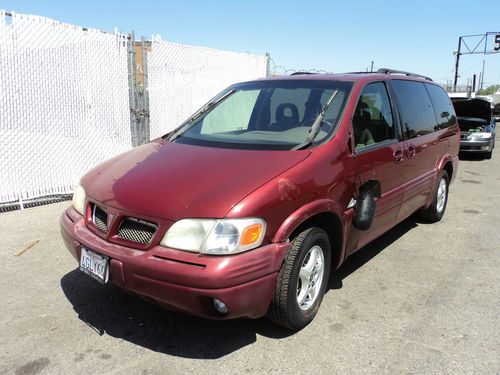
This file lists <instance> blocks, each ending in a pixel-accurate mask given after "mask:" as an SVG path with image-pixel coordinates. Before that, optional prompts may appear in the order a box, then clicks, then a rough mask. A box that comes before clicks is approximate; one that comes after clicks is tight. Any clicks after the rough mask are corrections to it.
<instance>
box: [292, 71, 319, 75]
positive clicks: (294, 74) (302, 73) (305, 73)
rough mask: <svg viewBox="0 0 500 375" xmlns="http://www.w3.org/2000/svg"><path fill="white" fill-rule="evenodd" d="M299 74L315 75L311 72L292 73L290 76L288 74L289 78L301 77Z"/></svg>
mask: <svg viewBox="0 0 500 375" xmlns="http://www.w3.org/2000/svg"><path fill="white" fill-rule="evenodd" d="M301 74H316V73H313V72H300V71H299V72H293V73H292V74H290V75H291V76H298V75H301Z"/></svg>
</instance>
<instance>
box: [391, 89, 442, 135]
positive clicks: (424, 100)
mask: <svg viewBox="0 0 500 375" xmlns="http://www.w3.org/2000/svg"><path fill="white" fill-rule="evenodd" d="M392 87H393V88H394V92H395V94H396V101H397V104H398V109H399V113H400V116H401V121H402V123H403V129H404V131H405V133H406V137H407V138H415V137H418V136H420V135H425V134H429V133H432V132H433V131H434V130H437V124H436V115H435V114H434V108H433V107H432V103H431V100H430V98H429V94H427V90H426V89H425V86H424V84H423V83H421V82H412V81H400V80H394V81H392Z"/></svg>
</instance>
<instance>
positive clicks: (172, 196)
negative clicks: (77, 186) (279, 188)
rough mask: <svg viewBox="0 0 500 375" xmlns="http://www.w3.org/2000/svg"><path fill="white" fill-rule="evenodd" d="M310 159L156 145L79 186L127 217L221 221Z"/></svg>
mask: <svg viewBox="0 0 500 375" xmlns="http://www.w3.org/2000/svg"><path fill="white" fill-rule="evenodd" d="M309 154H310V150H302V151H261V150H235V149H223V148H212V147H199V146H192V145H185V144H179V143H171V142H165V141H162V140H157V141H153V142H151V143H148V144H146V145H142V146H139V147H136V148H134V149H133V150H130V151H128V152H126V153H124V154H122V155H119V156H117V157H115V158H113V159H111V160H108V161H107V162H105V163H103V164H101V165H99V166H97V167H96V168H94V169H93V170H91V171H90V172H89V173H87V174H86V175H85V176H84V177H83V178H82V185H83V187H84V189H85V191H86V193H87V195H88V196H89V197H91V198H93V199H95V200H96V201H99V202H102V203H103V204H106V205H109V206H112V207H114V208H117V209H121V210H124V211H127V212H131V213H138V214H141V215H144V216H149V217H158V218H162V219H167V220H178V219H181V218H187V217H216V218H219V217H224V216H225V215H226V213H227V212H228V211H229V210H230V209H231V208H232V207H233V206H234V205H235V204H236V203H238V202H239V201H240V200H241V199H243V198H244V197H245V196H247V195H248V194H250V193H251V192H252V191H254V190H255V189H257V188H258V187H260V186H261V185H263V184H265V183H266V182H267V181H269V180H271V179H272V178H274V177H276V176H277V175H279V174H281V173H283V172H284V171H286V170H287V169H289V168H291V167H293V166H294V165H296V164H298V163H300V162H301V161H302V160H304V159H305V158H306V157H307V156H309Z"/></svg>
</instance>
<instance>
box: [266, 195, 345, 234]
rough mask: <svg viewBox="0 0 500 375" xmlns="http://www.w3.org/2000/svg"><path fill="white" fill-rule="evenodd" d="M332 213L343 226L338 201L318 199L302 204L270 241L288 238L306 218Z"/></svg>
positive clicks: (342, 214)
mask: <svg viewBox="0 0 500 375" xmlns="http://www.w3.org/2000/svg"><path fill="white" fill-rule="evenodd" d="M322 213H332V214H335V215H336V216H337V217H338V218H339V219H340V221H341V223H342V227H344V212H343V210H342V208H341V207H340V206H339V205H338V203H336V202H334V201H332V200H330V199H318V200H315V201H313V202H310V203H308V204H305V205H303V206H302V207H300V208H299V209H298V210H296V211H294V212H293V213H292V214H291V215H289V216H288V217H287V218H286V219H285V221H283V223H282V224H281V226H280V227H279V228H278V230H277V231H276V233H275V234H274V237H273V239H272V242H284V241H286V240H288V238H289V237H290V235H291V234H292V232H293V231H294V230H295V229H296V228H297V227H298V226H299V225H300V224H302V223H303V222H305V221H306V220H307V219H309V218H311V217H313V216H314V215H317V214H322Z"/></svg>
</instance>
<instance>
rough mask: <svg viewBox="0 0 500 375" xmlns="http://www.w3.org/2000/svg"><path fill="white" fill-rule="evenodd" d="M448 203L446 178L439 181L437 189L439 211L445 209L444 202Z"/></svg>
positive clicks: (437, 207)
mask: <svg viewBox="0 0 500 375" xmlns="http://www.w3.org/2000/svg"><path fill="white" fill-rule="evenodd" d="M445 203H446V180H445V179H444V178H442V179H441V181H439V186H438V190H437V206H436V209H437V211H438V212H441V211H443V209H444V204H445Z"/></svg>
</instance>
